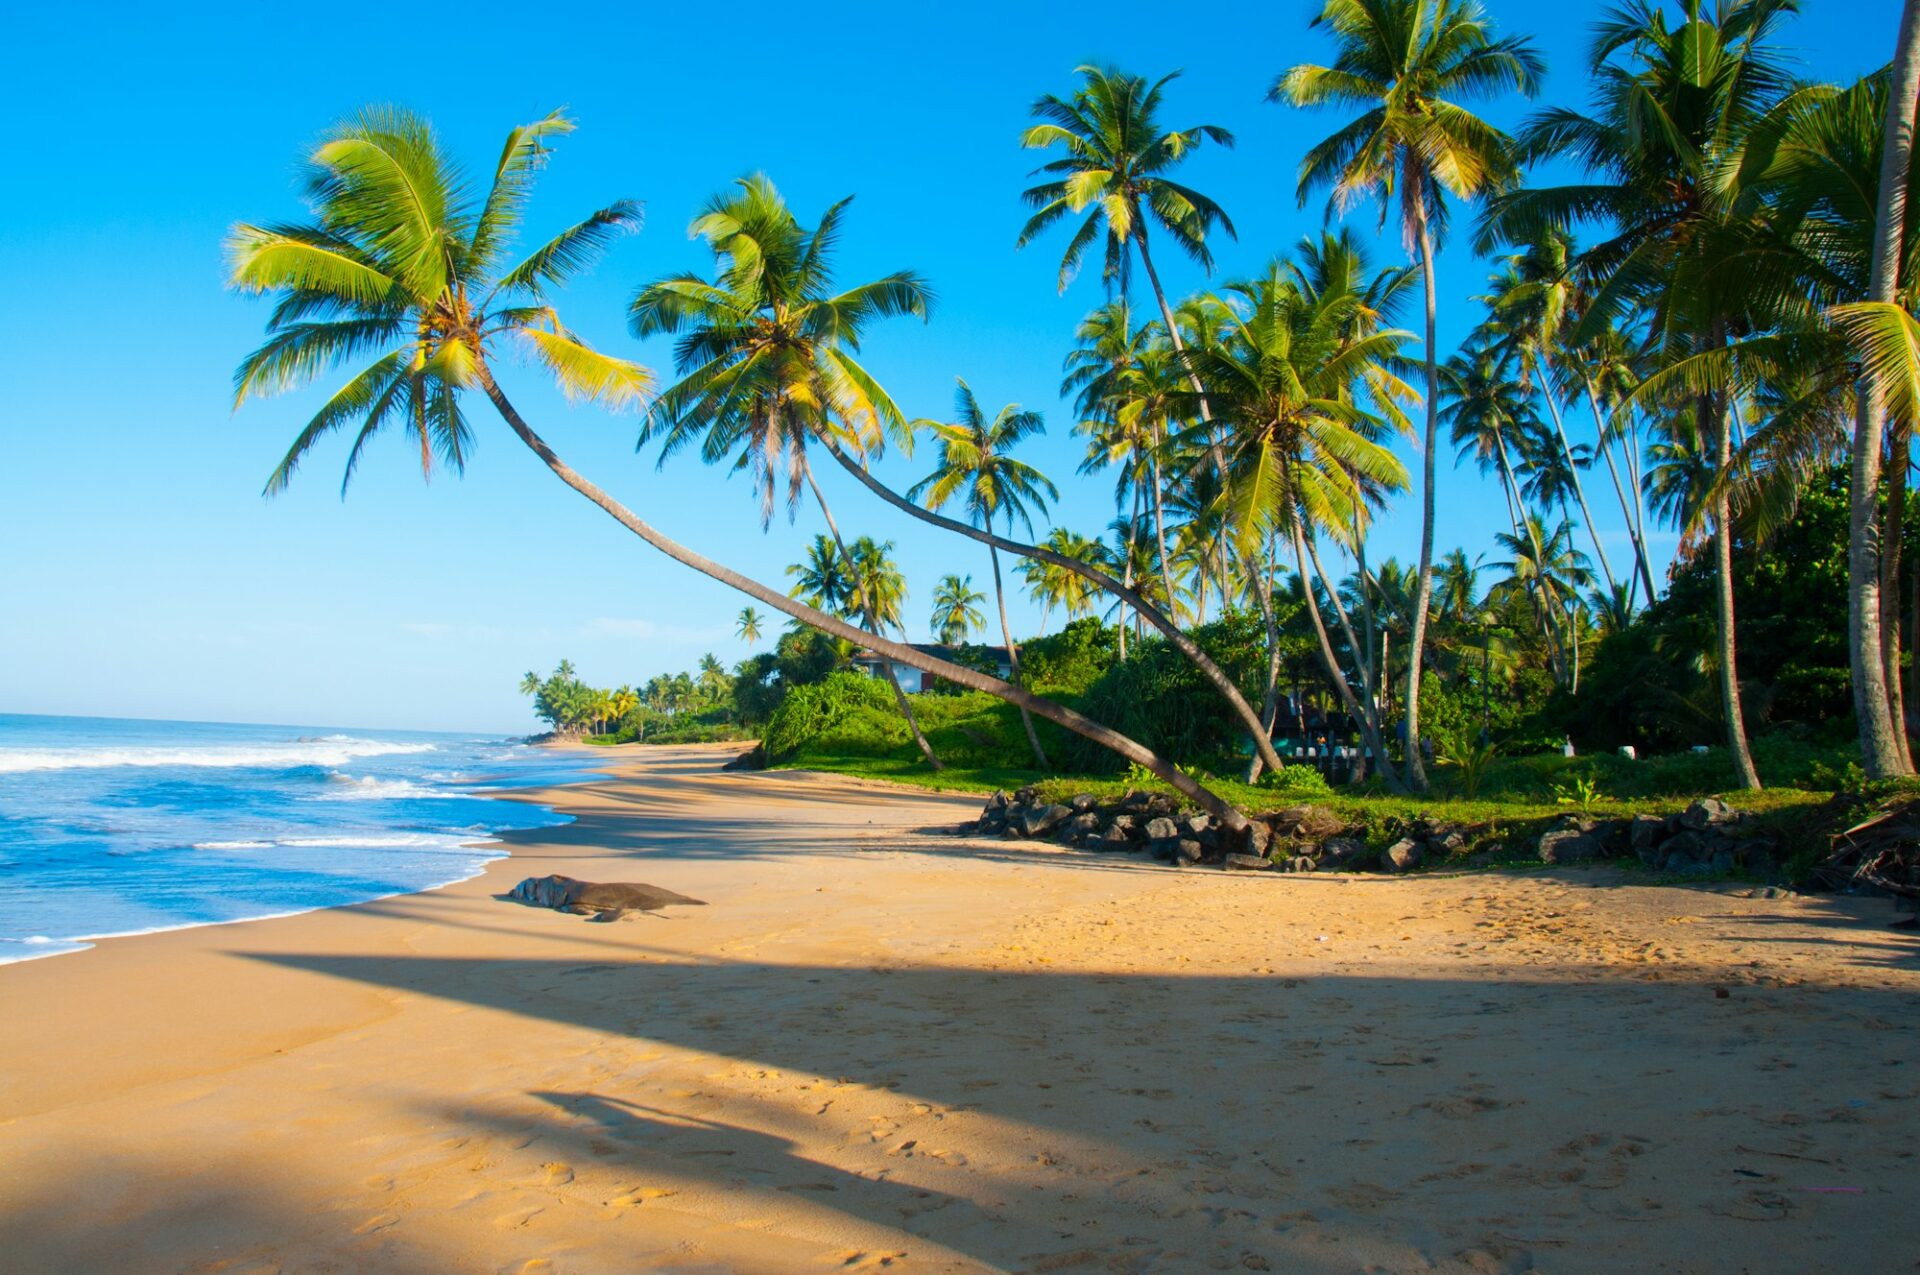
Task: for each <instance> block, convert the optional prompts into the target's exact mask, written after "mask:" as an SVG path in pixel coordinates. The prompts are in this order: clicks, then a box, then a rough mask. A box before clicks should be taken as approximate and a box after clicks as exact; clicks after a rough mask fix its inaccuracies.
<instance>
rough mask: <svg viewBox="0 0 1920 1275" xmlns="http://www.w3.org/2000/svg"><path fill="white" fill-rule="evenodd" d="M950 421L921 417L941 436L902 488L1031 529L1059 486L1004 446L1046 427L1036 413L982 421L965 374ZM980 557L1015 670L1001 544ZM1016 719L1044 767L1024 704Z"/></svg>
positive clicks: (986, 521) (1016, 652) (989, 524)
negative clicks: (928, 460) (989, 569)
mask: <svg viewBox="0 0 1920 1275" xmlns="http://www.w3.org/2000/svg"><path fill="white" fill-rule="evenodd" d="M953 402H954V413H955V416H956V419H955V420H954V421H953V422H952V423H951V424H943V423H939V422H928V425H929V428H931V429H932V431H933V433H934V435H935V437H936V438H938V439H939V442H940V458H939V460H938V461H937V462H936V463H935V465H934V470H933V473H931V474H930V475H928V476H927V477H926V478H925V479H923V480H921V481H920V482H919V483H916V484H915V485H914V486H913V488H912V489H911V490H910V491H908V493H907V494H908V495H909V496H912V497H915V498H924V499H925V501H926V503H927V506H928V507H929V508H931V509H938V508H940V507H941V506H942V505H945V504H947V503H948V502H949V501H951V500H953V498H954V497H956V496H958V497H959V498H960V500H961V503H962V505H963V506H964V507H965V508H966V511H967V516H968V517H969V518H971V519H972V520H973V521H974V522H976V523H978V524H979V525H980V526H981V527H982V528H984V529H986V530H988V531H991V530H993V524H994V522H995V520H996V519H1000V518H1002V517H1004V519H1005V521H1006V524H1007V530H1008V531H1012V530H1013V524H1014V523H1015V522H1016V521H1018V522H1020V523H1022V524H1023V525H1025V527H1026V528H1027V532H1028V534H1029V535H1031V534H1032V532H1033V515H1034V514H1035V513H1044V512H1045V511H1046V502H1047V501H1048V500H1058V499H1059V498H1060V490H1059V488H1057V487H1055V486H1054V485H1053V483H1052V482H1051V481H1050V480H1049V479H1048V478H1047V476H1046V475H1045V474H1043V473H1041V472H1040V471H1039V470H1037V469H1035V468H1034V467H1033V466H1032V465H1029V464H1027V463H1026V462H1025V461H1023V460H1015V459H1014V458H1013V457H1012V456H1011V455H1010V454H1009V453H1010V452H1011V451H1012V450H1013V448H1014V446H1015V444H1017V443H1019V442H1020V440H1021V439H1023V438H1027V437H1029V436H1030V435H1033V434H1038V433H1040V432H1041V431H1043V430H1045V429H1046V422H1045V420H1043V419H1042V418H1041V415H1040V413H1038V412H1029V411H1022V410H1021V408H1020V406H1019V405H1018V404H1016V403H1009V404H1008V405H1007V406H1005V407H1003V408H1001V409H1000V410H999V411H998V412H997V413H995V414H994V416H993V418H992V419H991V420H989V419H988V418H987V414H986V413H985V412H984V411H982V410H981V409H980V402H979V400H978V399H976V398H974V396H973V389H972V387H971V386H969V385H968V384H967V383H966V382H965V381H961V382H960V386H959V389H957V390H956V391H954V399H953ZM987 556H988V557H989V559H990V560H991V561H992V563H993V597H994V602H995V604H996V605H997V606H998V607H999V608H1000V634H1001V637H1002V638H1003V639H1004V640H1005V641H1006V644H1007V664H1008V667H1010V668H1011V669H1012V670H1013V676H1014V678H1015V679H1016V680H1018V678H1019V676H1020V647H1019V645H1018V644H1017V643H1016V642H1015V641H1014V640H1013V626H1012V625H1010V624H1008V623H1007V590H1006V585H1005V583H1004V582H1003V581H1002V579H1001V577H1000V551H999V550H998V549H996V548H995V547H994V546H992V545H991V544H989V545H988V546H987ZM1020 721H1021V723H1022V724H1023V725H1024V726H1025V727H1026V730H1027V743H1028V744H1030V745H1031V746H1032V747H1033V757H1034V760H1035V761H1036V762H1038V763H1039V764H1040V768H1041V769H1042V770H1045V769H1046V768H1047V754H1046V752H1045V751H1044V750H1043V749H1042V748H1041V747H1040V736H1039V735H1038V734H1036V733H1035V731H1034V729H1033V718H1032V717H1031V716H1030V715H1029V714H1028V713H1027V712H1026V711H1025V710H1024V709H1023V710H1022V711H1021V714H1020Z"/></svg>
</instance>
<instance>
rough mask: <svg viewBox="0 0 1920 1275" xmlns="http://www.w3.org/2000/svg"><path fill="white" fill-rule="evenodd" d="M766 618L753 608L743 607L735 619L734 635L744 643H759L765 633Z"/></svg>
mask: <svg viewBox="0 0 1920 1275" xmlns="http://www.w3.org/2000/svg"><path fill="white" fill-rule="evenodd" d="M766 618H767V617H765V616H764V615H761V614H760V613H759V612H758V611H756V610H754V609H753V608H752V607H741V608H740V614H739V615H737V616H735V617H734V625H733V633H734V636H735V637H737V638H739V639H740V640H741V641H742V642H758V641H759V640H760V635H761V633H762V632H764V629H763V628H762V626H763V625H764V624H765V623H766Z"/></svg>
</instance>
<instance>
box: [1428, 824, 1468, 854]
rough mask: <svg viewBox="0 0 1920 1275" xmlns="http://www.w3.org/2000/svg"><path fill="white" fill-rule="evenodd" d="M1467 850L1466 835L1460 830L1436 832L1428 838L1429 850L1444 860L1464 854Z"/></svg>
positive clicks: (1448, 829)
mask: <svg viewBox="0 0 1920 1275" xmlns="http://www.w3.org/2000/svg"><path fill="white" fill-rule="evenodd" d="M1466 848H1467V838H1466V834H1465V833H1463V832H1461V831H1460V830H1459V829H1458V828H1446V829H1444V830H1435V831H1434V832H1433V833H1431V834H1429V835H1428V837H1427V849H1429V850H1431V851H1432V852H1433V853H1434V854H1436V855H1439V856H1441V857H1443V858H1444V857H1450V856H1453V855H1456V854H1460V853H1463V852H1464V851H1465V850H1466Z"/></svg>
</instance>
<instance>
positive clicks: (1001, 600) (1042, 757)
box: [987, 545, 1051, 770]
mask: <svg viewBox="0 0 1920 1275" xmlns="http://www.w3.org/2000/svg"><path fill="white" fill-rule="evenodd" d="M987 556H988V557H989V558H991V559H992V560H993V600H994V602H995V604H996V605H998V606H999V608H1000V637H1001V639H1002V640H1003V641H1005V642H1006V644H1007V669H1008V671H1009V672H1011V673H1012V674H1013V677H1014V679H1015V681H1016V682H1017V681H1018V680H1019V677H1020V648H1019V647H1018V646H1017V645H1015V644H1014V641H1013V626H1012V625H1010V624H1008V623H1007V591H1006V589H1005V588H1003V587H1002V586H1001V583H1000V551H999V550H998V549H995V548H994V547H993V546H992V545H988V546H987ZM1019 708H1020V724H1021V725H1022V726H1024V727H1026V728H1027V743H1028V744H1029V745H1030V746H1031V747H1032V748H1033V760H1034V761H1035V762H1037V763H1038V764H1039V766H1040V769H1042V770H1048V769H1050V768H1051V766H1050V764H1049V763H1048V761H1047V753H1046V750H1045V749H1043V748H1041V747H1040V736H1039V735H1038V734H1037V733H1036V732H1035V731H1034V729H1033V715H1032V714H1030V713H1029V712H1027V710H1026V706H1025V705H1020V706H1019Z"/></svg>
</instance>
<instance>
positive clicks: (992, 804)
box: [987, 792, 1013, 813]
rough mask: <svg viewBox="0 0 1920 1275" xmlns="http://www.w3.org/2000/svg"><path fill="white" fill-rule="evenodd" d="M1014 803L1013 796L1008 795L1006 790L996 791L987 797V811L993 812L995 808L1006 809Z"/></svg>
mask: <svg viewBox="0 0 1920 1275" xmlns="http://www.w3.org/2000/svg"><path fill="white" fill-rule="evenodd" d="M1012 804H1013V798H1011V797H1009V796H1007V794H1006V793H1004V792H996V793H994V794H993V796H991V797H989V798H987V811H988V812H989V813H991V812H993V811H995V810H1005V809H1006V808H1007V807H1008V806H1010V805H1012Z"/></svg>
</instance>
